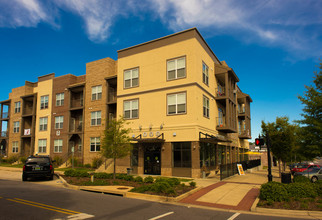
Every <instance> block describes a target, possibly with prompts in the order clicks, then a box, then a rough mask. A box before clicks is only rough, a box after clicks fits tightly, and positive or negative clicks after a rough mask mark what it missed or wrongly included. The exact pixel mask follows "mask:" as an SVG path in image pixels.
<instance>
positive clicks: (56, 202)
mask: <svg viewBox="0 0 322 220" xmlns="http://www.w3.org/2000/svg"><path fill="white" fill-rule="evenodd" d="M4 177H6V178H7V179H9V180H5V179H4ZM0 213H1V214H0V219H1V220H2V219H57V220H58V219H131V220H133V219H229V220H232V219H238V220H243V219H245V220H246V219H247V220H252V219H254V220H255V219H259V218H260V219H293V218H281V217H272V216H263V215H255V214H248V213H247V214H244V213H238V212H237V213H236V212H233V211H231V212H229V211H218V210H213V209H203V208H194V207H189V206H182V205H175V204H169V203H158V202H150V201H145V200H138V199H130V198H123V197H119V196H114V195H108V194H101V193H93V192H84V191H77V190H71V189H67V188H63V187H62V184H61V181H60V180H59V179H57V178H55V179H54V180H52V181H46V180H33V181H28V182H22V181H21V173H20V172H10V171H3V170H0Z"/></svg>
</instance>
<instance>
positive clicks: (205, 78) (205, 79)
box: [202, 62, 209, 86]
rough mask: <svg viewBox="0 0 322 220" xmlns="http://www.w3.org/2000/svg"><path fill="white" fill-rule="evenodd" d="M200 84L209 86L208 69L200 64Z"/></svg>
mask: <svg viewBox="0 0 322 220" xmlns="http://www.w3.org/2000/svg"><path fill="white" fill-rule="evenodd" d="M202 82H203V83H204V84H206V85H207V86H209V67H208V66H207V65H206V64H205V63H204V62H202Z"/></svg>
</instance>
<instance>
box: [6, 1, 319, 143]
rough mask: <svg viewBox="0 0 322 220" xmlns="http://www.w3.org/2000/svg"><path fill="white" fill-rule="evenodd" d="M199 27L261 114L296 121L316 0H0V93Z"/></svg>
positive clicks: (255, 120) (314, 56)
mask: <svg viewBox="0 0 322 220" xmlns="http://www.w3.org/2000/svg"><path fill="white" fill-rule="evenodd" d="M191 27H197V28H198V30H199V31H200V32H201V34H202V35H203V37H204V38H205V40H206V41H207V43H208V44H209V46H210V47H211V48H212V50H213V51H214V53H215V54H216V55H217V57H218V58H219V59H220V60H225V61H226V62H227V64H228V65H229V66H230V67H232V68H233V69H234V71H235V72H236V74H237V75H238V77H239V79H240V82H239V84H238V85H239V87H240V88H241V89H242V91H243V92H245V93H247V94H249V95H250V96H251V97H252V99H253V103H252V105H251V117H252V136H253V138H255V137H256V136H258V134H259V133H260V131H261V129H260V124H261V121H262V120H265V121H266V122H268V121H270V122H271V121H274V120H275V118H276V117H277V116H288V117H289V118H290V119H291V120H296V119H299V118H300V114H301V112H302V108H303V106H302V105H301V103H300V101H299V100H298V98H297V96H298V95H302V94H303V92H304V91H305V88H304V85H310V84H311V83H312V77H313V76H314V74H313V72H314V71H317V70H318V64H319V59H321V58H322V1H320V0H305V1H303V0H283V1H281V0H244V1H240V0H219V1H217V0H180V1H178V0H140V1H135V0H118V1H115V0H114V1H109V0H51V1H49V0H48V1H47V0H42V1H41V0H0V66H1V68H0V74H1V79H2V84H1V86H0V100H6V99H8V94H9V92H11V89H12V88H15V87H19V86H23V85H24V82H25V80H27V81H32V82H35V81H37V77H38V76H41V75H45V74H48V73H52V72H55V74H56V76H60V75H65V74H67V73H72V74H75V75H83V74H85V71H86V70H85V64H86V63H87V62H90V61H94V60H97V59H101V58H105V57H111V58H113V59H117V50H120V49H123V48H127V47H130V46H133V45H137V44H140V43H143V42H146V41H149V40H153V39H156V38H159V37H163V36H166V35H169V34H172V33H175V32H178V31H182V30H185V29H188V28H191Z"/></svg>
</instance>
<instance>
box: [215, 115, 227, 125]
mask: <svg viewBox="0 0 322 220" xmlns="http://www.w3.org/2000/svg"><path fill="white" fill-rule="evenodd" d="M216 122H217V127H225V125H226V120H225V118H224V117H217V118H216Z"/></svg>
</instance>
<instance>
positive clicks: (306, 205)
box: [257, 197, 322, 211]
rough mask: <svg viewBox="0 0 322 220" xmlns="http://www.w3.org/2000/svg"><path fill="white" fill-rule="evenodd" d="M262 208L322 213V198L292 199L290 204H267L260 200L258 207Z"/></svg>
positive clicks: (284, 202)
mask: <svg viewBox="0 0 322 220" xmlns="http://www.w3.org/2000/svg"><path fill="white" fill-rule="evenodd" d="M257 206H258V207H260V208H269V209H289V210H306V211H322V197H318V198H315V199H313V198H301V199H291V200H290V201H289V202H286V201H283V202H267V201H264V200H260V201H259V203H258V205H257Z"/></svg>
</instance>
